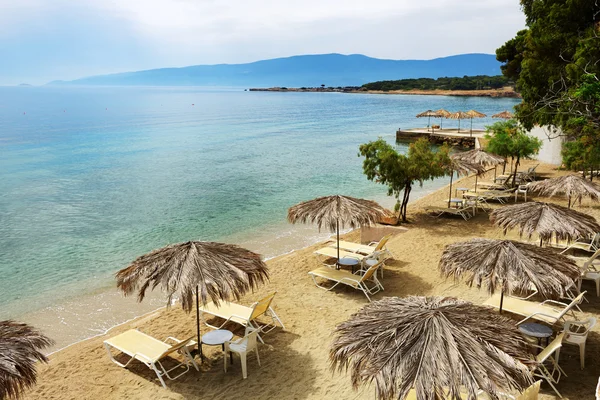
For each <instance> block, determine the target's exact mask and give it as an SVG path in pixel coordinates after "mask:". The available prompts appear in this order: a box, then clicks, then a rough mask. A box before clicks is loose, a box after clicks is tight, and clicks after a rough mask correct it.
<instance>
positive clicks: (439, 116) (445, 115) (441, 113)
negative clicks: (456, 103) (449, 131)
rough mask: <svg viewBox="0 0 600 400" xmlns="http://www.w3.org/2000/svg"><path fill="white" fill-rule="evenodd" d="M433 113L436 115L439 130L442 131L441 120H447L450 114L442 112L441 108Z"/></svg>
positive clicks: (445, 111)
mask: <svg viewBox="0 0 600 400" xmlns="http://www.w3.org/2000/svg"><path fill="white" fill-rule="evenodd" d="M435 113H436V114H437V117H438V118H439V119H440V129H442V120H443V119H444V118H448V117H449V116H450V114H451V112H450V111H447V110H444V109H443V108H440V109H439V110H437V111H435Z"/></svg>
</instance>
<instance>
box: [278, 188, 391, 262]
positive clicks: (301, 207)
mask: <svg viewBox="0 0 600 400" xmlns="http://www.w3.org/2000/svg"><path fill="white" fill-rule="evenodd" d="M386 216H389V212H388V211H387V210H386V209H385V208H383V207H381V206H380V205H379V204H377V203H376V202H374V201H371V200H364V199H357V198H354V197H350V196H342V195H333V196H325V197H318V198H316V199H313V200H308V201H304V202H302V203H299V204H296V205H295V206H292V207H290V208H289V209H288V221H289V222H290V223H292V224H295V223H296V222H301V223H304V224H305V223H308V222H310V223H313V224H317V226H318V228H319V231H320V230H321V227H322V226H325V227H326V228H328V229H329V231H330V232H336V233H337V255H338V257H337V258H338V261H339V259H340V223H341V224H342V227H344V226H346V225H348V226H349V227H350V228H352V229H354V228H358V227H361V226H368V225H372V224H375V223H377V222H378V221H379V220H380V219H381V218H383V217H386Z"/></svg>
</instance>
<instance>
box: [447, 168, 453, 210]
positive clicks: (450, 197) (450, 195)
mask: <svg viewBox="0 0 600 400" xmlns="http://www.w3.org/2000/svg"><path fill="white" fill-rule="evenodd" d="M453 177H454V171H450V193H449V194H448V208H450V201H451V200H452V178H453Z"/></svg>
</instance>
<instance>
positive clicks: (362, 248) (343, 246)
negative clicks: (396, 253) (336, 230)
mask: <svg viewBox="0 0 600 400" xmlns="http://www.w3.org/2000/svg"><path fill="white" fill-rule="evenodd" d="M391 237H392V235H391V234H390V235H385V236H384V237H382V238H381V239H380V240H379V242H371V243H369V244H360V243H354V242H346V241H344V240H340V246H339V247H340V250H344V251H349V252H352V253H360V254H363V255H369V254H372V253H373V252H375V251H382V252H383V253H385V254H387V255H388V256H390V257H391V254H390V252H389V251H388V250H386V249H385V245H386V244H387V242H388V240H389V239H390V238H391ZM329 247H333V248H334V249H337V247H338V246H337V241H336V240H332V242H331V243H330V244H329ZM336 257H337V255H336Z"/></svg>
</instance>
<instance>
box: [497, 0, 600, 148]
mask: <svg viewBox="0 0 600 400" xmlns="http://www.w3.org/2000/svg"><path fill="white" fill-rule="evenodd" d="M521 5H522V8H523V11H524V13H525V16H526V21H527V26H528V29H526V30H523V31H519V32H518V33H517V36H516V37H515V38H513V39H511V40H509V41H508V42H506V43H505V44H504V45H503V46H502V47H500V48H499V49H497V50H496V58H497V59H498V60H499V61H501V62H504V63H505V65H504V66H503V67H502V71H503V73H504V75H505V76H506V77H507V78H509V79H512V80H515V81H516V84H517V90H518V91H519V92H520V93H521V95H522V97H523V102H522V103H521V104H520V105H519V106H517V118H518V119H519V121H520V122H521V123H522V124H523V125H524V127H525V128H527V129H531V128H532V127H533V126H534V125H535V124H540V125H554V126H558V127H560V128H561V129H562V130H563V132H565V133H566V134H567V135H568V136H570V137H571V138H577V137H581V136H585V135H593V136H596V137H597V138H600V63H599V62H598V59H599V58H600V57H599V54H600V2H598V1H593V0H521Z"/></svg>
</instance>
